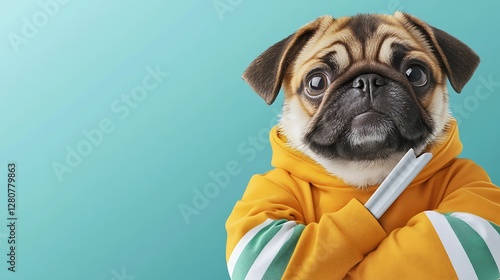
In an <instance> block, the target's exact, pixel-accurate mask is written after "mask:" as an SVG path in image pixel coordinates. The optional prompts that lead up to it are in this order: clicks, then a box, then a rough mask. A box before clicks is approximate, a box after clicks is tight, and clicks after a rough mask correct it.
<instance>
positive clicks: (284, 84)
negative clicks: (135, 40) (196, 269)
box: [226, 12, 500, 279]
mask: <svg viewBox="0 0 500 280" xmlns="http://www.w3.org/2000/svg"><path fill="white" fill-rule="evenodd" d="M479 61H480V59H479V57H478V55H477V54H476V53H475V52H474V51H473V50H472V49H471V48H469V47H468V46H467V45H466V44H464V43H463V42H461V41H460V40H458V39H457V38H455V37H453V36H452V35H450V34H448V33H446V32H444V31H442V30H440V29H438V28H435V27H433V26H431V25H429V24H427V23H426V22H424V21H422V20H420V19H418V18H416V17H414V16H412V15H409V14H407V13H403V12H396V13H395V14H393V15H377V14H359V15H355V16H351V17H341V18H333V17H331V16H322V17H320V18H318V19H316V20H314V21H312V22H310V23H308V24H306V25H305V26H303V27H302V28H300V29H299V30H298V31H296V32H295V33H293V34H292V35H290V36H288V37H286V38H285V39H283V40H281V41H279V42H278V43H276V44H274V45H273V46H271V47H269V48H268V49H267V50H265V51H264V52H263V53H262V54H260V55H259V56H258V57H257V58H256V59H255V60H254V61H253V62H251V64H250V65H249V66H248V68H247V69H246V70H245V71H244V74H243V79H244V80H245V81H246V82H247V83H248V84H249V85H250V86H251V88H252V89H253V90H254V91H255V92H256V93H257V94H258V95H259V96H260V97H262V98H263V99H264V101H265V102H266V103H267V104H272V103H273V102H274V101H275V99H276V97H277V96H278V94H279V92H280V91H281V89H282V91H283V94H284V103H283V107H282V113H281V114H282V115H281V119H280V121H279V123H278V125H277V127H276V128H273V130H272V131H271V136H270V138H271V145H272V147H273V166H275V169H274V170H271V171H270V172H268V173H266V174H263V175H255V176H254V177H252V179H251V181H250V183H249V185H248V186H247V189H246V191H245V193H244V195H243V197H242V199H241V200H240V201H238V202H237V203H236V205H235V207H234V209H233V212H232V213H231V215H230V216H229V218H228V220H227V223H226V228H227V232H228V241H227V254H226V260H227V263H228V269H229V274H230V276H231V278H232V279H344V278H345V279H456V278H459V279H476V278H477V277H479V278H482V277H483V276H484V275H487V277H486V278H484V279H498V276H499V270H500V269H499V267H500V249H499V247H498V244H500V236H499V232H500V227H498V224H500V218H499V217H500V216H499V215H498V213H500V191H499V188H498V187H496V186H495V185H494V184H493V183H492V182H491V181H490V179H489V177H488V176H487V174H486V172H484V170H483V169H481V168H480V167H479V166H477V165H476V164H475V163H473V162H472V161H470V160H466V159H458V158H456V157H457V156H458V155H459V153H460V151H461V143H460V141H459V139H458V128H457V124H456V121H455V120H454V119H453V117H452V116H451V114H450V111H449V108H448V103H449V98H448V90H447V81H449V82H450V84H451V86H452V87H453V89H454V90H455V91H456V92H457V93H460V92H461V91H462V89H463V88H464V86H465V85H466V83H467V82H468V81H469V80H470V78H471V77H472V75H473V73H474V71H475V70H476V68H477V67H478V64H479ZM410 149H413V150H414V151H415V153H416V154H417V155H420V154H423V153H432V154H433V155H434V158H433V159H432V160H431V161H430V163H429V164H428V166H426V167H425V168H424V169H423V171H422V172H421V173H420V174H419V175H418V176H417V178H416V179H415V180H414V182H413V183H412V184H411V185H410V186H409V187H408V188H407V189H406V190H405V191H404V192H403V194H402V195H401V196H400V197H399V198H398V200H396V202H395V203H394V204H393V205H392V206H391V207H390V208H389V210H388V212H386V213H385V214H384V215H383V216H382V217H381V218H380V219H376V218H374V217H373V216H371V215H370V212H369V211H367V209H366V208H365V207H363V205H364V203H365V202H366V201H367V199H368V198H369V197H370V195H372V194H373V192H374V191H375V190H376V189H377V188H378V186H379V185H380V184H381V182H382V181H384V179H385V178H386V177H387V176H388V174H389V173H390V172H391V170H393V169H394V167H395V166H396V164H397V163H398V162H399V160H400V159H401V158H402V157H403V155H405V154H406V152H407V151H408V150H410ZM463 224H466V225H467V227H465V226H464V227H460V226H458V225H463ZM469 227H470V228H469ZM471 228H472V230H471ZM485 232H488V233H489V234H488V235H487V234H482V233H485ZM471 236H474V237H477V239H476V240H481V242H482V243H481V244H482V245H481V246H482V247H481V246H479V245H478V247H476V245H477V244H479V243H474V244H476V245H471V244H470V243H468V242H469V241H470V240H472V239H469V238H472V237H471ZM484 244H486V245H484ZM495 244H496V245H495ZM453 248H463V249H453ZM471 250H472V251H474V253H471ZM480 255H481V256H488V257H485V258H489V259H488V261H490V262H489V264H488V265H489V267H488V268H485V267H483V266H480V265H478V263H480V262H483V260H482V259H478V256H480ZM489 256H492V257H491V258H490V257H489ZM388 260H390V261H388ZM488 265H486V266H488ZM490 277H491V278H490ZM495 277H496V278H495Z"/></svg>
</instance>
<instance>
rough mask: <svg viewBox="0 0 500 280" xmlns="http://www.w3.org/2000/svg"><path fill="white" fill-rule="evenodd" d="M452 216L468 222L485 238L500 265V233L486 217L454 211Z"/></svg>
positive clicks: (499, 265)
mask: <svg viewBox="0 0 500 280" xmlns="http://www.w3.org/2000/svg"><path fill="white" fill-rule="evenodd" d="M451 216H453V217H456V218H458V219H460V220H462V221H464V222H466V223H467V224H468V225H469V226H470V227H471V228H473V229H474V230H475V231H476V232H477V234H479V235H480V236H481V238H483V240H484V242H485V243H486V245H487V246H488V248H489V250H490V253H491V255H492V256H493V259H494V260H495V263H496V264H497V266H498V267H500V235H499V234H498V232H497V231H496V230H495V229H494V228H493V226H492V225H491V224H490V223H489V222H488V221H486V220H485V219H483V218H481V217H478V216H476V215H472V214H469V213H453V214H451Z"/></svg>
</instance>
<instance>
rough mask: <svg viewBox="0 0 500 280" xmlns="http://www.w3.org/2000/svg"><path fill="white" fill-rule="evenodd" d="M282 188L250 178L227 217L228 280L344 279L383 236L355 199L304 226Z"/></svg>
mask: <svg viewBox="0 0 500 280" xmlns="http://www.w3.org/2000/svg"><path fill="white" fill-rule="evenodd" d="M283 177H285V176H283ZM294 184H296V183H295V182H294V181H293V180H291V179H288V182H286V180H285V182H283V184H282V185H286V186H293V185H294ZM282 185H281V184H280V185H278V184H276V183H274V182H273V181H271V180H269V179H268V178H266V177H265V176H261V175H256V176H254V177H253V178H252V179H251V180H250V183H249V185H248V187H247V190H246V191H245V194H244V195H243V198H242V199H241V200H240V201H238V202H237V204H236V205H235V207H234V209H233V212H232V213H231V215H230V216H229V218H228V220H227V223H226V229H227V233H228V239H227V251H226V260H227V266H228V271H229V275H230V277H231V279H233V280H237V279H342V278H343V277H344V276H345V275H346V273H347V272H348V271H349V270H351V269H352V268H353V267H354V266H355V265H356V264H358V263H359V262H360V261H361V260H362V259H363V258H364V257H365V255H366V254H368V253H369V252H370V251H372V250H374V249H375V248H376V247H377V246H378V245H379V243H380V242H381V241H382V240H384V238H385V237H386V233H385V231H384V230H383V228H382V227H381V226H380V225H379V223H378V222H377V220H376V219H375V218H374V217H373V216H372V215H371V213H370V212H369V211H368V210H367V209H366V208H365V207H364V206H363V205H362V204H361V203H360V202H359V201H357V200H355V199H353V200H351V201H350V202H349V203H347V205H345V206H344V207H343V208H341V209H340V210H338V211H337V212H334V213H328V214H324V215H323V216H322V217H321V219H320V221H319V222H318V223H309V224H307V225H306V224H305V218H304V217H303V214H302V213H303V212H302V209H301V205H300V203H299V202H298V201H297V199H296V197H295V196H294V195H293V194H292V193H291V192H290V191H289V189H287V188H284V187H282ZM290 188H292V187H290ZM367 236H369V237H370V238H367Z"/></svg>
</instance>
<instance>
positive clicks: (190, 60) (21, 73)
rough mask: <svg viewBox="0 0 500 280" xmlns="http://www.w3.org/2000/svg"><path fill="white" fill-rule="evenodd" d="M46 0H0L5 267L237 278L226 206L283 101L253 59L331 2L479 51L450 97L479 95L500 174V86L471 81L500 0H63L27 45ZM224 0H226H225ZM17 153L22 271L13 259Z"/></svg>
mask: <svg viewBox="0 0 500 280" xmlns="http://www.w3.org/2000/svg"><path fill="white" fill-rule="evenodd" d="M53 1H55V0H53ZM53 1H52V3H59V2H53ZM46 2H51V1H48V0H42V1H41V2H38V1H17V2H14V1H0V18H1V19H2V20H1V23H0V38H1V39H0V74H1V75H0V96H1V101H0V135H1V136H0V188H1V190H0V194H1V195H0V279H13V280H15V279H54V280H58V279H106V280H109V279H115V280H121V279H127V280H128V279H136V280H141V279H228V276H227V272H226V266H225V238H226V233H225V228H224V222H225V219H226V218H227V216H228V215H229V213H230V211H231V209H232V207H233V205H234V203H235V202H236V200H237V199H238V198H239V197H240V196H241V194H242V193H243V191H244V189H245V186H246V183H247V182H248V180H249V178H250V176H251V175H252V174H255V173H261V172H265V171H266V170H268V169H269V168H270V164H269V162H270V155H271V154H270V149H269V147H268V146H267V145H268V144H267V142H266V141H267V138H266V137H267V136H266V134H267V131H268V130H269V128H270V125H272V124H273V123H275V122H276V113H277V112H279V108H280V103H281V101H282V99H281V98H279V99H278V100H277V102H276V103H275V104H273V105H272V106H267V105H266V104H265V103H264V102H263V100H261V99H260V98H259V97H258V96H257V95H256V94H254V93H253V92H252V91H251V89H250V88H249V87H248V86H247V85H246V84H245V83H244V82H243V81H242V80H241V78H240V76H241V73H242V72H243V70H244V69H245V67H246V66H247V65H248V64H249V63H250V62H251V60H253V59H254V58H255V57H256V56H257V55H258V54H260V53H261V52H262V51H264V50H265V49H266V48H267V47H269V46H270V45H272V44H273V43H275V42H277V41H279V40H281V39H282V38H284V37H286V36H288V35H289V34H291V33H292V32H293V31H295V30H296V29H298V28H299V27H300V26H302V25H303V24H305V23H307V22H309V21H311V20H314V19H315V18H316V17H318V16H320V15H324V14H332V15H333V16H335V17H339V16H343V15H352V14H355V13H360V12H382V13H392V12H393V11H394V10H395V9H400V10H404V11H407V12H409V13H411V14H414V15H416V16H418V17H420V18H422V19H423V20H425V21H427V22H429V23H430V24H432V25H434V26H436V27H439V28H441V29H443V30H446V31H447V32H449V33H451V34H453V35H455V36H456V37H458V38H460V39H461V40H463V41H464V42H466V43H467V44H468V45H469V46H471V47H472V48H473V49H474V50H476V52H477V53H478V54H479V55H480V56H481V58H482V63H481V65H480V67H479V69H478V70H477V72H476V73H475V75H474V77H473V78H472V80H471V81H470V82H469V84H468V85H467V86H466V87H465V89H464V90H463V93H462V94H460V95H457V94H455V93H453V92H452V91H451V90H450V91H451V92H452V93H451V104H452V107H454V108H457V106H466V105H467V104H468V105H467V106H468V108H474V109H473V110H472V109H471V110H469V111H467V112H466V113H467V114H468V115H467V116H466V117H463V116H462V117H460V132H461V139H462V141H463V143H464V146H465V148H464V151H463V154H462V156H463V157H468V158H472V159H474V160H475V161H476V162H477V163H479V164H480V165H482V166H483V167H484V168H485V169H486V170H487V171H488V172H489V174H490V176H491V178H492V180H493V181H494V182H495V183H496V184H500V174H499V172H498V166H499V165H498V163H497V160H498V158H499V157H500V148H498V143H500V129H499V124H498V123H499V120H500V117H499V113H498V111H499V110H498V108H499V107H500V87H499V86H496V87H493V88H492V92H491V94H490V95H489V96H488V97H487V98H486V99H484V100H479V99H478V98H477V97H474V92H475V90H476V89H477V88H478V87H480V86H481V80H480V79H479V78H480V77H483V78H484V79H488V77H490V76H491V78H490V79H492V80H493V81H500V70H498V65H499V63H500V56H499V55H498V49H500V36H499V33H498V24H499V23H498V11H499V9H500V2H496V1H487V0H475V1H460V2H457V1H451V0H447V1H439V2H438V1H430V0H421V1H414V0H412V1H403V0H401V1H393V0H391V1H387V0H380V1H373V0H370V1H369V0H364V1H315V2H314V3H313V2H306V1H300V2H299V1H285V0H276V1H243V0H232V1H231V0H221V1H173V0H169V1H151V0H147V1H141V2H139V1H129V2H125V1H117V0H113V1H66V2H67V3H66V2H64V3H66V4H62V3H59V4H58V9H59V10H58V11H57V12H53V14H54V15H53V16H49V17H48V21H47V23H46V25H44V26H43V27H41V28H39V29H38V30H37V31H36V32H34V35H33V36H32V38H29V39H27V42H26V43H22V44H20V45H19V46H18V48H17V51H16V48H15V47H14V46H13V44H12V43H11V42H10V40H9V34H11V33H15V34H18V35H20V34H21V31H22V28H23V25H24V24H25V23H24V21H23V18H27V19H32V17H33V15H36V14H37V13H38V15H39V16H40V14H39V13H40V11H43V8H42V6H41V4H40V3H46ZM61 2H63V1H61ZM214 3H225V4H226V5H229V6H227V7H229V9H228V10H226V11H225V12H224V13H222V14H220V15H219V14H218V13H217V11H216V9H215V8H214ZM53 11H56V10H53ZM42 17H43V16H42ZM40 19H43V18H40ZM40 19H39V20H40ZM147 67H151V68H152V69H155V68H156V67H159V69H161V71H162V72H168V73H169V75H168V77H165V78H164V79H163V80H162V81H161V83H159V84H158V85H157V87H156V88H155V89H154V90H151V91H149V92H147V95H146V97H145V98H144V99H143V100H142V101H141V102H137V104H135V105H134V106H136V107H135V108H130V107H129V109H130V113H129V114H128V115H127V116H126V117H124V115H122V114H121V113H117V112H114V111H113V110H112V109H111V106H112V104H113V102H119V101H115V100H120V98H121V95H122V94H130V93H131V90H132V89H133V88H134V87H136V86H139V85H141V84H142V81H143V78H144V77H146V76H147V75H148V72H147V70H146V68H147ZM483 90H484V89H483ZM467 98H469V99H467ZM474 98H476V99H475V101H474V100H473V99H474ZM476 101H477V102H476ZM120 104H121V105H123V104H125V103H120ZM120 117H123V119H122V118H120ZM104 119H109V121H110V122H111V123H112V126H113V127H114V130H113V131H112V132H110V133H106V134H104V135H103V137H102V141H100V143H98V145H93V146H92V151H90V152H89V153H88V155H87V156H84V157H82V160H81V162H80V163H78V164H75V165H76V166H75V167H74V168H71V172H68V173H65V174H64V175H63V176H62V179H63V180H62V181H60V180H58V177H57V176H56V173H55V172H54V169H53V163H54V162H59V163H61V164H65V160H66V159H65V158H66V156H67V153H68V152H67V150H66V147H67V146H69V147H71V148H72V149H76V147H77V145H78V144H79V143H80V142H82V141H84V140H85V139H86V138H85V136H84V135H83V134H82V131H83V130H87V131H92V130H93V129H96V128H98V126H99V123H100V122H101V121H102V120H104ZM259 136H260V138H261V139H264V140H265V141H261V140H257V141H258V145H256V146H255V147H253V148H252V146H251V145H250V141H251V139H252V138H254V137H256V139H259ZM10 161H15V162H16V163H17V165H18V173H17V178H18V181H17V199H18V203H17V205H16V206H17V212H16V213H17V217H18V221H17V264H16V270H17V272H15V273H11V272H9V271H7V267H8V266H7V263H6V252H7V251H6V250H7V248H8V247H7V245H8V244H7V242H6V241H7V236H8V235H7V234H8V232H7V227H6V225H7V220H6V217H7V205H6V202H7V201H6V200H7V199H6V198H5V196H4V194H6V185H7V177H6V176H7V175H6V172H7V163H8V162H10ZM228 164H229V165H231V164H232V165H235V166H232V167H230V169H234V170H233V171H234V172H233V174H234V175H229V176H228V180H226V181H227V182H225V183H227V184H226V185H227V186H225V187H224V188H219V189H217V190H218V192H214V193H213V195H212V197H211V198H208V199H207V200H206V201H202V202H203V203H202V204H204V205H202V206H203V209H200V210H196V211H198V212H196V214H193V215H190V216H189V217H188V220H185V219H184V218H183V216H182V215H181V211H180V210H179V207H182V205H191V206H193V199H196V192H197V191H198V190H202V189H203V188H204V187H205V186H207V185H209V184H211V183H212V184H213V183H214V182H215V181H214V179H213V176H210V174H211V172H213V173H220V172H221V171H223V170H226V169H227V165H228ZM212 186H213V185H212ZM200 203H201V202H200Z"/></svg>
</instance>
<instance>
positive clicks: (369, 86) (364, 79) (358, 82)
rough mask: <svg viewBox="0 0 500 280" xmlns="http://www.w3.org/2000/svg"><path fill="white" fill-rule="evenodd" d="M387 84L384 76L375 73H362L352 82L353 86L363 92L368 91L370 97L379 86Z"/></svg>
mask: <svg viewBox="0 0 500 280" xmlns="http://www.w3.org/2000/svg"><path fill="white" fill-rule="evenodd" d="M386 84H387V80H386V78H384V77H382V76H380V75H377V74H363V75H360V76H358V77H356V79H354V81H353V82H352V87H353V88H358V89H361V90H362V91H363V92H364V93H368V94H369V95H370V98H371V99H373V95H374V94H375V92H376V91H377V89H378V88H379V87H382V86H385V85H386Z"/></svg>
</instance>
